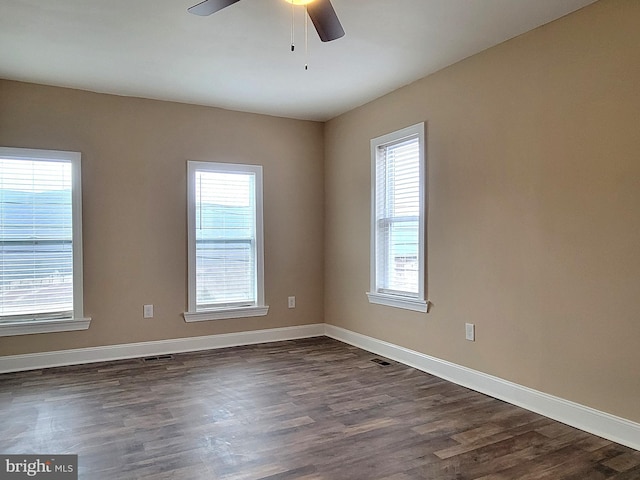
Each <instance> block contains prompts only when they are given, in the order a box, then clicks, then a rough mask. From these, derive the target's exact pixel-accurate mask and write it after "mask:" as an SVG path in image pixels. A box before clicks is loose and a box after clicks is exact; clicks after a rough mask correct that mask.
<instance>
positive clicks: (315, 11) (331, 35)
mask: <svg viewBox="0 0 640 480" xmlns="http://www.w3.org/2000/svg"><path fill="white" fill-rule="evenodd" d="M239 1H240V0H204V2H200V3H198V4H197V5H194V6H193V7H191V8H188V9H187V10H188V12H189V13H193V14H194V15H200V16H207V15H211V14H212V13H216V12H217V11H218V10H222V9H223V8H226V7H228V6H230V5H233V4H234V3H237V2H239ZM286 1H287V2H289V3H292V4H294V5H305V6H306V8H307V13H308V14H309V18H310V19H311V21H312V22H313V26H314V27H316V31H317V32H318V36H319V37H320V40H322V41H323V42H330V41H332V40H336V39H338V38H340V37H342V36H343V35H344V29H343V28H342V25H341V24H340V20H338V15H337V14H336V11H335V10H334V9H333V5H331V1H330V0H286Z"/></svg>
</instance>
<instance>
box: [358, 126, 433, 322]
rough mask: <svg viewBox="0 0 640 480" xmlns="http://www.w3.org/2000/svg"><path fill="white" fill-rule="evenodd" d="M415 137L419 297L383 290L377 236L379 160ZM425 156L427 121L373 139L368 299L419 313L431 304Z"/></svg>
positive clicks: (379, 303) (374, 302) (425, 310)
mask: <svg viewBox="0 0 640 480" xmlns="http://www.w3.org/2000/svg"><path fill="white" fill-rule="evenodd" d="M411 137H415V138H417V140H418V145H419V153H418V162H419V176H420V177H419V193H418V195H419V205H420V207H419V208H420V210H419V218H418V242H419V246H418V292H417V294H416V295H408V294H404V293H402V292H398V293H396V292H393V291H389V290H387V289H384V288H382V287H381V284H380V281H379V280H380V279H379V278H378V262H377V255H376V253H377V251H378V235H377V225H376V223H377V221H376V218H377V203H378V202H377V200H378V199H377V196H378V191H377V190H378V187H377V173H378V158H379V151H380V149H381V148H385V147H386V146H389V145H393V144H396V143H398V142H400V141H402V140H405V139H408V138H411ZM426 167H427V166H426V155H425V124H424V122H421V123H417V124H415V125H411V126H409V127H406V128H403V129H401V130H397V131H395V132H392V133H388V134H386V135H382V136H379V137H376V138H374V139H372V140H371V225H370V230H371V246H370V285H369V292H367V297H368V299H369V302H370V303H372V304H378V305H386V306H390V307H396V308H402V309H407V310H412V311H417V312H423V313H425V312H427V311H428V306H429V302H428V300H427V296H426V289H427V270H426V266H427V249H426V238H427V177H426V172H427V169H426Z"/></svg>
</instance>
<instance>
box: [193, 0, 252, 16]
mask: <svg viewBox="0 0 640 480" xmlns="http://www.w3.org/2000/svg"><path fill="white" fill-rule="evenodd" d="M239 1H240V0H204V2H200V3H199V4H197V5H194V6H193V7H190V8H187V12H189V13H193V14H194V15H200V16H202V17H205V16H207V15H211V14H212V13H216V12H217V11H218V10H222V9H223V8H225V7H228V6H229V5H233V4H234V3H236V2H239Z"/></svg>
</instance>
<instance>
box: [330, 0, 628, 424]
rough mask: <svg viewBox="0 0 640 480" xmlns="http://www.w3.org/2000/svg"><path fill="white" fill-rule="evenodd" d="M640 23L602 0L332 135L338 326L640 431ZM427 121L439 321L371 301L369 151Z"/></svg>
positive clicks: (415, 88)
mask: <svg viewBox="0 0 640 480" xmlns="http://www.w3.org/2000/svg"><path fill="white" fill-rule="evenodd" d="M638 25H640V2H639V1H637V0H602V1H600V2H597V3H596V4H594V5H592V6H590V7H587V8H585V9H583V10H581V11H579V12H577V13H575V14H573V15H570V16H568V17H565V18H562V19H560V20H558V21H556V22H554V23H551V24H549V25H547V26H544V27H542V28H539V29H537V30H534V31H532V32H529V33H528V34H525V35H523V36H521V37H518V38H516V39H513V40H511V41H509V42H506V43H504V44H501V45H499V46H497V47H495V48H492V49H490V50H487V51H485V52H483V53H481V54H479V55H476V56H474V57H471V58H468V59H466V60H464V61H462V62H460V63H458V64H455V65H453V66H451V67H449V68H447V69H445V70H443V71H440V72H438V73H436V74H434V75H431V76H429V77H426V78H424V79H422V80H420V81H418V82H416V83H414V84H412V85H410V86H407V87H405V88H402V89H400V90H398V91H396V92H394V93H392V94H390V95H387V96H385V97H383V98H380V99H378V100H376V101H374V102H372V103H370V104H367V105H365V106H363V107H361V108H359V109H356V110H354V111H351V112H349V113H347V114H345V115H343V116H341V117H338V118H336V119H334V120H332V121H330V122H328V124H327V125H326V129H325V192H326V203H325V214H326V224H325V225H326V226H325V258H326V268H325V286H326V288H325V321H326V322H327V323H331V324H334V325H337V326H340V327H344V328H347V329H350V330H353V331H356V332H360V333H363V334H366V335H369V336H372V337H375V338H379V339H382V340H385V341H388V342H391V343H394V344H398V345H402V346H405V347H408V348H411V349H414V350H417V351H420V352H424V353H426V354H429V355H433V356H435V357H439V358H441V359H445V360H448V361H451V362H455V363H457V364H461V365H465V366H468V367H471V368H473V369H477V370H480V371H483V372H487V373H489V374H492V375H495V376H498V377H501V378H504V379H508V380H511V381H514V382H517V383H519V384H522V385H526V386H529V387H532V388H535V389H538V390H541V391H543V392H547V393H550V394H553V395H557V396H559V397H563V398H566V399H569V400H573V401H576V402H579V403H581V404H585V405H588V406H591V407H594V408H597V409H599V410H603V411H606V412H610V413H612V414H615V415H619V416H622V417H625V418H628V419H631V420H634V421H636V422H637V421H640V401H639V399H640V376H639V374H638V368H639V366H640V307H639V303H638V301H639V299H640V28H638ZM419 121H426V122H427V130H428V133H427V138H428V140H427V142H428V148H427V156H428V159H427V162H428V172H429V176H428V188H429V211H428V263H429V265H428V282H429V283H428V292H429V298H430V300H431V301H432V302H433V308H432V311H431V313H429V314H419V313H413V312H407V311H403V310H399V309H394V308H389V307H384V306H377V305H370V304H369V303H368V302H367V297H366V296H365V292H366V291H367V289H368V285H369V251H368V246H369V199H370V177H369V175H370V157H369V140H370V139H371V138H373V137H376V136H379V135H381V134H385V133H388V132H390V131H394V130H397V129H400V128H402V127H405V126H408V125H411V124H414V123H417V122H419ZM465 322H472V323H475V324H476V334H477V337H476V338H477V341H476V342H475V343H472V342H467V341H465V339H464V332H465V329H464V323H465Z"/></svg>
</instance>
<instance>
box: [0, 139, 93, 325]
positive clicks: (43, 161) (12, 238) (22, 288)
mask: <svg viewBox="0 0 640 480" xmlns="http://www.w3.org/2000/svg"><path fill="white" fill-rule="evenodd" d="M79 183H80V154H79V153H77V152H61V151H51V150H28V149H16V148H0V322H1V323H2V324H3V326H6V325H7V324H8V323H11V324H12V325H16V324H24V325H27V324H29V323H34V322H39V324H40V325H42V322H47V321H55V320H65V319H66V320H68V319H74V318H77V319H80V318H81V317H82V316H83V314H82V245H81V244H82V240H81V238H82V237H81V235H82V230H81V225H80V222H81V205H80V202H81V198H82V196H81V193H80V185H79ZM87 326H88V324H87ZM65 329H66V328H65ZM73 329H80V328H73ZM51 331H58V329H56V330H51ZM22 333H30V332H22Z"/></svg>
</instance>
